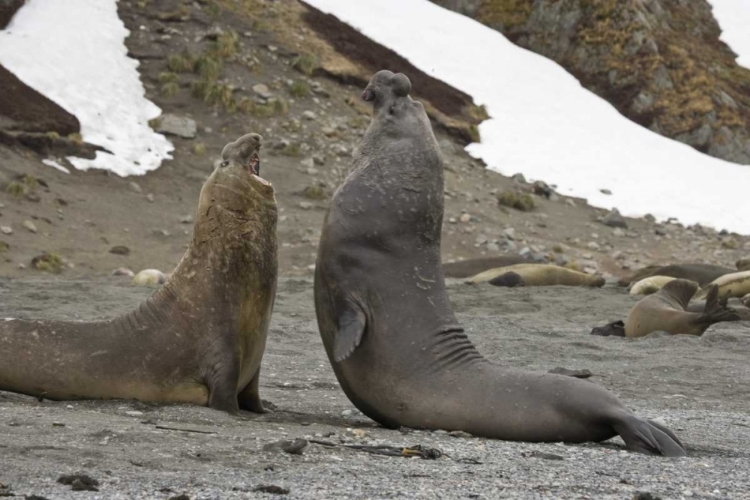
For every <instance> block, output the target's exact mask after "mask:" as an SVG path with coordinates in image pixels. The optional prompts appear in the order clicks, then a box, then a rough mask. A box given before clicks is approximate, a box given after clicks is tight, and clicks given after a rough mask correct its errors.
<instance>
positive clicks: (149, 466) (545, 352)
mask: <svg viewBox="0 0 750 500" xmlns="http://www.w3.org/2000/svg"><path fill="white" fill-rule="evenodd" d="M151 292H152V290H149V289H143V288H133V287H130V286H129V285H128V284H127V282H126V281H125V282H119V283H118V282H113V281H112V279H96V280H68V281H65V280H53V279H48V280H2V281H0V318H4V317H23V318H57V319H80V320H89V319H101V318H106V317H110V316H113V315H116V314H120V313H124V312H126V311H128V310H130V309H131V308H133V307H134V306H135V305H136V304H137V303H138V302H139V301H140V300H142V299H144V298H146V297H147V296H148V295H149V294H150V293H151ZM449 294H450V296H451V299H452V301H453V304H454V307H455V310H456V312H457V314H458V317H459V320H460V321H461V322H462V323H463V325H464V326H465V327H466V329H467V331H468V333H469V335H470V337H471V338H472V340H473V341H474V342H475V343H476V344H477V345H478V347H479V349H480V350H481V352H482V353H483V354H484V355H485V356H487V357H488V358H490V359H492V360H494V361H497V362H498V363H501V364H503V365H506V366H512V367H518V368H525V369H530V370H539V371H547V370H549V369H552V368H555V367H558V366H559V367H565V368H570V369H589V370H591V371H592V372H593V374H594V375H593V377H592V378H591V379H590V380H592V381H593V382H594V383H597V384H602V385H604V386H605V387H607V388H608V389H610V390H612V391H613V392H614V393H616V394H617V395H618V396H619V397H621V398H622V399H623V400H624V401H625V402H626V404H627V405H628V406H630V407H631V408H633V409H634V410H635V411H636V412H637V413H638V414H639V415H641V416H643V417H648V418H656V419H660V420H661V421H663V422H664V423H666V424H667V425H668V426H669V427H671V428H672V429H673V430H674V431H675V432H676V433H677V434H678V436H679V437H680V439H681V440H682V441H683V442H684V444H685V445H686V447H687V450H688V453H689V456H688V457H687V458H681V459H663V458H654V457H648V456H643V455H637V454H633V453H628V452H625V451H624V449H623V447H622V442H621V441H620V440H619V438H617V439H614V440H611V441H610V442H607V443H606V444H587V445H565V444H560V443H556V444H524V443H510V442H503V441H496V440H488V439H479V438H474V437H470V436H464V435H461V434H459V435H455V434H456V433H452V434H448V433H447V432H445V431H437V432H427V431H412V430H407V429H402V430H398V431H397V430H388V429H384V428H382V427H380V426H378V425H377V424H375V423H374V422H373V421H371V420H369V419H368V418H367V417H364V416H363V415H362V414H361V413H359V412H358V411H357V410H356V409H355V408H354V407H353V406H352V405H351V403H350V402H349V401H348V400H347V398H346V397H345V396H344V393H343V392H342V391H341V389H340V388H339V386H338V384H337V382H336V379H335V377H334V375H333V372H332V371H331V368H330V366H329V363H328V360H327V358H326V356H325V353H324V351H323V347H322V344H321V341H320V338H319V336H318V332H317V325H316V322H315V312H314V309H313V301H312V282H311V281H309V280H302V279H282V280H281V281H280V283H279V293H278V297H277V300H276V307H275V311H274V317H273V322H272V325H271V330H270V333H269V342H268V347H267V351H266V354H265V357H264V361H263V372H262V374H261V396H262V397H263V398H264V399H265V400H268V401H270V402H272V403H273V404H274V405H275V407H276V411H275V412H274V413H269V414H266V415H253V414H245V418H235V417H231V416H228V415H226V414H224V413H221V412H217V411H213V410H210V409H208V408H199V407H190V406H154V405H147V404H143V403H139V402H134V401H107V402H93V401H85V402H53V401H46V400H45V401H37V400H36V399H34V398H31V397H26V396H22V395H17V394H11V393H7V392H6V393H0V496H3V495H12V494H15V495H16V496H17V497H19V498H23V497H24V496H27V498H28V497H29V496H30V495H38V496H42V497H45V498H48V499H63V498H91V499H93V498H164V499H168V498H173V497H178V498H185V497H179V495H181V494H185V495H187V497H189V498H191V499H209V498H216V499H219V498H272V497H277V496H279V495H285V496H282V497H279V498H483V499H494V498H564V499H568V498H570V499H573V498H575V499H584V498H589V499H609V498H611V499H630V498H641V499H646V498H662V499H679V498H732V499H742V498H750V363H749V361H750V325H749V324H748V323H733V324H723V325H717V326H714V327H712V328H711V329H710V330H709V331H708V332H707V333H706V334H705V335H704V336H703V337H701V338H694V337H687V336H677V337H669V336H664V335H662V334H654V335H651V336H648V337H645V338H643V339H640V340H625V339H622V338H601V337H592V336H591V335H589V332H590V330H591V328H592V327H593V326H598V325H601V324H604V323H606V322H609V321H613V320H616V319H624V317H625V315H626V314H627V312H628V310H629V308H630V306H632V304H633V303H634V302H635V299H633V298H632V297H630V296H629V295H627V292H626V291H625V290H623V289H618V288H614V287H605V288H604V289H592V290H589V289H581V288H567V287H547V288H522V289H499V288H494V287H491V286H488V285H483V286H468V285H464V284H461V283H458V282H455V283H451V284H450V286H449ZM38 362H39V363H44V360H43V359H40V360H38ZM295 438H303V439H306V440H308V441H309V440H317V441H322V442H327V443H330V444H334V445H335V446H326V445H323V444H316V443H312V442H310V443H309V444H308V445H307V447H306V448H304V449H303V450H302V454H289V453H286V452H284V451H280V450H277V449H269V448H274V447H273V446H272V447H266V449H264V446H266V445H269V444H271V443H274V442H278V441H280V440H293V439H295ZM342 445H364V446H377V445H388V446H393V447H407V446H408V447H413V446H415V445H422V446H424V447H428V448H437V449H439V450H441V451H442V456H441V457H440V458H437V459H422V458H404V457H400V456H386V455H376V454H372V453H369V452H366V451H363V450H357V449H351V448H346V447H344V446H342ZM78 473H81V474H86V475H88V476H90V477H91V478H94V479H96V480H97V481H98V482H99V485H98V489H99V492H87V491H73V489H71V486H66V485H63V484H59V483H57V479H58V478H59V477H60V476H62V475H66V474H78ZM273 486H275V487H278V488H273ZM259 487H260V489H261V490H264V491H256V489H258V488H259ZM287 490H288V493H285V492H286V491H287ZM266 491H269V492H270V493H269V492H266ZM273 492H276V493H273ZM647 493H648V494H651V495H652V497H649V496H647V495H646V494H647Z"/></svg>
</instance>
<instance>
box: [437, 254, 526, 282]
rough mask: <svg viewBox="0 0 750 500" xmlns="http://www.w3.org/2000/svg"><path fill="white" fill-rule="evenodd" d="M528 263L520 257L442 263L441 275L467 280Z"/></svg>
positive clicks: (502, 256) (511, 256)
mask: <svg viewBox="0 0 750 500" xmlns="http://www.w3.org/2000/svg"><path fill="white" fill-rule="evenodd" d="M528 262H530V261H529V260H528V259H526V258H525V257H521V256H520V255H497V256H495V257H479V258H476V259H466V260H461V261H458V262H443V275H444V276H445V277H446V278H469V277H471V276H474V275H475V274H479V273H481V272H483V271H486V270H488V269H494V268H496V267H506V266H512V265H514V264H523V263H528Z"/></svg>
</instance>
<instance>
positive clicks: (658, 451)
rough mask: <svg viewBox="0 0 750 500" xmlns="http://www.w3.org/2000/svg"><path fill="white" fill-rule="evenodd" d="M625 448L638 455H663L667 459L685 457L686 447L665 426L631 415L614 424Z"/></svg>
mask: <svg viewBox="0 0 750 500" xmlns="http://www.w3.org/2000/svg"><path fill="white" fill-rule="evenodd" d="M614 428H615V432H617V433H618V434H619V435H620V437H621V438H622V440H623V441H625V446H626V447H627V448H628V449H629V450H631V451H636V452H638V453H645V454H647V455H662V456H665V457H684V456H686V455H687V452H685V447H684V446H683V445H682V443H681V442H680V440H679V439H677V436H675V435H674V433H673V432H672V431H670V430H669V429H667V428H666V427H664V426H663V425H661V424H659V423H657V422H654V421H653V420H641V419H640V418H638V417H636V416H634V415H631V416H629V417H628V418H626V419H624V420H623V421H621V422H618V423H616V424H614Z"/></svg>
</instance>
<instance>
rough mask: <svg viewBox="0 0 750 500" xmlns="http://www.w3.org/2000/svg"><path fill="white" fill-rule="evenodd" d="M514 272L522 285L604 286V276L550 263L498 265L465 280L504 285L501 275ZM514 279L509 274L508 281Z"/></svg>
mask: <svg viewBox="0 0 750 500" xmlns="http://www.w3.org/2000/svg"><path fill="white" fill-rule="evenodd" d="M508 273H514V274H516V275H518V276H519V277H520V278H521V280H522V281H523V283H524V285H523V286H554V285H562V286H593V287H601V286H604V278H602V277H601V276H593V275H591V274H586V273H581V272H579V271H574V270H572V269H568V268H566V267H560V266H553V265H551V264H516V265H514V266H506V267H498V268H496V269H490V270H488V271H484V272H482V273H479V274H477V275H476V276H472V277H471V278H469V279H468V280H467V281H466V282H467V283H470V284H476V283H484V282H486V281H489V282H490V283H492V281H493V280H496V279H497V281H496V282H495V283H496V284H497V286H504V285H503V283H505V282H507V281H509V280H508V279H507V278H503V275H505V274H508ZM513 281H515V279H514V277H513V276H511V279H510V282H513Z"/></svg>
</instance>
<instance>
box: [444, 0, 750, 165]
mask: <svg viewBox="0 0 750 500" xmlns="http://www.w3.org/2000/svg"><path fill="white" fill-rule="evenodd" d="M432 1H434V2H435V3H437V4H440V5H442V6H444V7H446V8H449V9H452V10H454V11H456V12H460V13H462V14H465V15H468V16H471V17H473V18H475V19H477V20H478V21H480V22H482V23H484V24H486V25H487V26H490V27H492V28H494V29H497V30H498V31H500V32H502V33H503V34H504V35H505V36H507V37H508V38H509V39H510V40H511V41H513V42H514V43H515V44H517V45H519V46H521V47H524V48H526V49H529V50H532V51H534V52H536V53H538V54H541V55H544V56H546V57H549V58H550V59H553V60H555V61H556V62H558V63H559V64H561V65H562V66H563V67H565V68H566V69H567V70H568V71H569V72H571V73H572V74H573V75H575V76H576V78H578V79H579V80H580V81H581V83H582V84H583V85H584V86H585V87H586V88H588V89H589V90H591V91H593V92H595V93H596V94H598V95H600V96H601V97H603V98H604V99H607V100H608V101H609V102H610V103H612V105H614V106H615V107H616V108H617V109H618V110H619V111H620V112H621V113H622V114H623V115H625V116H627V117H628V118H630V119H631V120H633V121H635V122H637V123H639V124H641V125H643V126H644V127H648V128H649V129H651V130H653V131H654V132H657V133H659V134H662V135H664V136H667V137H671V138H673V139H676V140H678V141H681V142H684V143H686V144H689V145H690V146H693V147H694V148H696V149H698V150H699V151H702V152H705V153H707V154H709V155H712V156H715V157H718V158H723V159H725V160H729V161H732V162H736V163H742V164H750V70H748V69H745V68H742V67H741V66H739V65H737V63H736V61H735V59H736V54H734V53H733V52H732V51H731V49H730V48H729V47H727V45H726V44H724V43H723V42H721V41H720V40H719V36H720V34H721V29H720V27H719V25H718V23H717V22H716V20H715V19H714V17H713V15H712V13H711V6H710V5H709V3H708V2H707V1H706V0H533V1H531V0H432Z"/></svg>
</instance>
